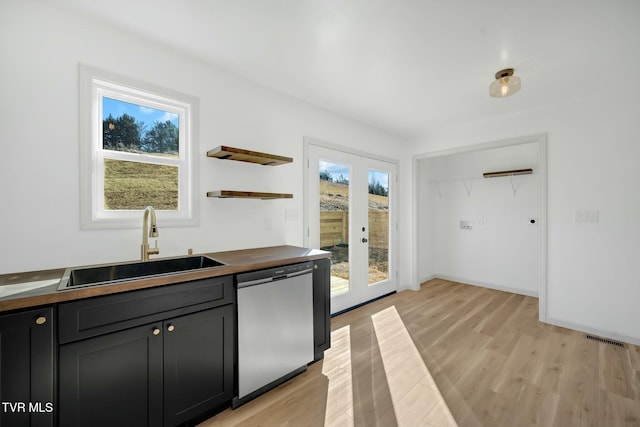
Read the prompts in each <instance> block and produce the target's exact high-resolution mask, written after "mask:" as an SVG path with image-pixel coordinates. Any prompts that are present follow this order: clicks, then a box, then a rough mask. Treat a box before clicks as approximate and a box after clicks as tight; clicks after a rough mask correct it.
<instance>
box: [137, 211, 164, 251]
mask: <svg viewBox="0 0 640 427" xmlns="http://www.w3.org/2000/svg"><path fill="white" fill-rule="evenodd" d="M149 215H151V228H149ZM147 233H149V234H147ZM149 237H158V225H157V224H156V211H154V210H153V207H151V206H147V207H146V208H145V209H144V215H143V216H142V247H141V248H140V249H141V251H140V258H141V260H142V261H149V255H157V254H159V253H160V249H158V241H157V240H156V247H155V248H151V249H149Z"/></svg>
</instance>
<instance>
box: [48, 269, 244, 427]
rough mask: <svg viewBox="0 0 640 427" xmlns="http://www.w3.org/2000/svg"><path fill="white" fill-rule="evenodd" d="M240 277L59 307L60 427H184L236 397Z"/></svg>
mask: <svg viewBox="0 0 640 427" xmlns="http://www.w3.org/2000/svg"><path fill="white" fill-rule="evenodd" d="M234 304H235V290H234V289H233V280H232V277H231V276H225V277H219V278H212V279H205V280H198V281H194V282H190V283H181V284H177V285H169V286H163V287H159V288H153V289H148V290H139V291H132V292H127V293H123V294H116V295H111V296H103V297H97V298H91V299H87V300H80V301H74V302H70V303H63V304H60V306H59V315H60V339H61V341H63V342H64V344H62V345H60V361H59V382H60V384H59V390H60V393H59V425H61V426H65V427H67V426H88V425H90V426H115V425H140V426H175V425H179V424H182V423H185V422H188V421H189V420H192V419H194V418H196V417H198V416H200V415H202V414H205V413H207V412H208V411H211V410H214V409H216V408H218V407H220V406H221V405H224V404H227V403H228V402H229V401H230V400H231V398H232V397H233V378H234V319H235V314H234V312H235V310H234Z"/></svg>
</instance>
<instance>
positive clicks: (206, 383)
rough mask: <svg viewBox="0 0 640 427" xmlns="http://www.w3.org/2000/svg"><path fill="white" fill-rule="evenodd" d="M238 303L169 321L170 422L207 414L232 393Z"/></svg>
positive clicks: (166, 386) (166, 339) (166, 382)
mask: <svg viewBox="0 0 640 427" xmlns="http://www.w3.org/2000/svg"><path fill="white" fill-rule="evenodd" d="M233 308H234V305H233V304H229V305H226V306H223V307H219V308H214V309H210V310H206V311H202V312H199V313H194V314H190V315H186V316H182V317H177V318H175V319H172V320H168V321H166V322H164V330H163V334H164V390H165V399H164V405H165V425H167V426H174V425H177V424H179V423H182V422H184V421H187V420H189V419H192V418H194V417H196V416H199V415H202V414H203V413H206V412H207V411H209V410H212V409H214V408H216V407H218V406H220V405H221V404H223V403H225V402H227V401H230V400H231V398H232V397H233V378H234V369H233V360H234V357H233V355H234V318H235V316H234V309H233Z"/></svg>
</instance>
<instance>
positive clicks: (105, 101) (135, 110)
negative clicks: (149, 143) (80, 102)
mask: <svg viewBox="0 0 640 427" xmlns="http://www.w3.org/2000/svg"><path fill="white" fill-rule="evenodd" d="M123 114H128V115H129V116H131V117H133V118H135V119H136V121H140V122H144V123H145V124H147V125H152V124H153V123H154V122H156V121H158V122H161V123H164V122H166V121H167V120H169V121H170V122H171V123H173V124H174V125H176V126H178V121H179V117H178V115H177V114H174V113H170V112H168V111H163V110H157V109H155V108H149V107H145V106H144V105H138V104H132V103H130V102H125V101H119V100H117V99H111V98H107V97H104V98H102V120H105V119H106V118H107V117H109V115H111V116H113V118H117V117H120V116H122V115H123Z"/></svg>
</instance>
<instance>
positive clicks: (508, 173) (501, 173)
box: [482, 168, 533, 178]
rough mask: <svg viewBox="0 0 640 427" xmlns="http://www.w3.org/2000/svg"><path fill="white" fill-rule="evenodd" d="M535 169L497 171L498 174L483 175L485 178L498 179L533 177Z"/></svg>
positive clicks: (486, 173) (487, 173)
mask: <svg viewBox="0 0 640 427" xmlns="http://www.w3.org/2000/svg"><path fill="white" fill-rule="evenodd" d="M532 173H533V169H531V168H529V169H514V170H510V171H497V172H485V173H483V174H482V176H483V177H485V178H496V177H499V176H514V175H531V174H532Z"/></svg>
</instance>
